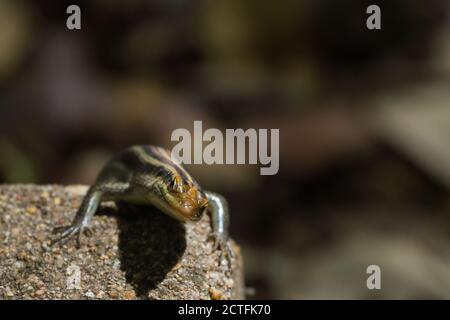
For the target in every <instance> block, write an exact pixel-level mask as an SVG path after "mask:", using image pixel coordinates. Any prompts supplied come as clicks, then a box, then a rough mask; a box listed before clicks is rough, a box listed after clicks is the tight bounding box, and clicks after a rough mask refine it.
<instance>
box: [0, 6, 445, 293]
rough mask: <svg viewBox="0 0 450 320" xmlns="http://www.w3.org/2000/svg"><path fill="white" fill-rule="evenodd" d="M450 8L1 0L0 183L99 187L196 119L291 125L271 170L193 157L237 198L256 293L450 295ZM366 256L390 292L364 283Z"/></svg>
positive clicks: (238, 227) (236, 221)
mask: <svg viewBox="0 0 450 320" xmlns="http://www.w3.org/2000/svg"><path fill="white" fill-rule="evenodd" d="M69 4H78V5H80V7H81V10H82V30H80V31H69V30H67V29H66V18H67V16H68V15H67V14H66V13H65V12H66V8H67V6H68V5H69ZM370 4H378V5H379V6H380V7H381V10H382V29H381V30H377V31H369V30H368V29H367V28H366V27H365V23H366V18H367V17H368V15H367V14H366V8H367V6H368V5H370ZM449 14H450V9H449V4H448V2H447V1H445V0H429V1H420V0H417V1H412V0H396V1H352V0H341V1H333V0H303V1H299V0H285V1H282V2H280V1H261V0H214V1H206V0H199V1H188V0H154V1H138V0H131V1H119V0H90V1H78V2H75V1H71V2H65V1H50V0H40V1H31V0H29V1H26V0H20V1H18V0H14V1H12V0H2V1H0V182H3V183H58V184H79V183H83V184H89V183H92V182H93V180H94V179H95V176H96V174H97V172H98V171H99V169H100V168H101V167H102V165H103V164H104V163H105V162H106V161H107V160H108V159H109V158H110V157H111V156H112V155H114V154H115V153H116V152H117V151H119V150H121V149H123V148H125V147H127V146H129V145H132V144H138V143H139V144H156V145H161V146H165V147H167V148H170V147H171V146H173V143H171V142H170V134H171V132H172V131H173V130H174V129H176V128H188V129H192V128H193V121H194V120H202V121H203V125H204V128H208V127H214V128H220V129H225V128H244V129H245V128H279V129H280V170H279V173H278V174H277V175H275V176H260V175H259V166H256V165H255V166H253V165H252V166H250V165H235V166H234V165H233V166H230V165H216V166H200V165H196V166H190V170H191V171H192V173H193V174H194V176H196V177H197V178H198V180H199V181H200V182H201V184H202V185H203V186H204V187H205V188H208V189H211V190H215V191H217V192H220V193H222V194H224V195H225V196H226V197H227V198H228V200H229V202H230V206H231V213H232V220H231V235H232V237H233V238H234V239H235V240H236V241H237V242H238V243H239V244H240V245H241V247H242V251H243V254H244V259H245V260H244V261H245V274H246V282H247V286H248V294H249V298H263V299H266V298H267V299H273V298H277V299H281V298H287V299H310V298H345V299H347V298H450V197H449V187H450V108H449V103H450V90H449V89H450V82H449V79H450V32H449V31H450V18H449ZM371 264H376V265H379V266H380V267H381V270H382V290H379V291H370V290H368V289H367V288H366V278H367V276H368V275H367V274H366V268H367V266H368V265H371Z"/></svg>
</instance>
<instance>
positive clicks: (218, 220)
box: [205, 191, 233, 259]
mask: <svg viewBox="0 0 450 320" xmlns="http://www.w3.org/2000/svg"><path fill="white" fill-rule="evenodd" d="M205 194H206V196H207V197H208V201H209V208H208V209H209V210H208V212H209V214H210V217H211V224H212V229H213V237H214V247H215V249H216V250H217V249H219V250H221V251H222V255H226V256H227V258H228V259H229V258H232V257H233V250H231V248H230V245H229V242H228V226H229V222H230V215H229V210H228V203H227V200H226V199H225V198H224V197H223V196H221V195H220V194H218V193H215V192H211V191H205Z"/></svg>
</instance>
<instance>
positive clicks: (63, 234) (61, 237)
mask: <svg viewBox="0 0 450 320" xmlns="http://www.w3.org/2000/svg"><path fill="white" fill-rule="evenodd" d="M83 233H87V234H88V235H89V234H92V231H91V230H90V228H88V227H86V226H83V225H82V224H76V225H69V226H60V227H56V228H54V229H53V234H57V236H56V237H55V238H54V239H53V240H52V241H51V242H50V246H54V245H55V244H56V243H60V244H64V243H66V242H67V241H68V240H69V239H70V238H72V237H73V236H74V235H77V247H78V248H79V247H80V246H81V236H82V234H83Z"/></svg>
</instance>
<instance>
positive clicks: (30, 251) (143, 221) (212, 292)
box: [0, 185, 244, 299]
mask: <svg viewBox="0 0 450 320" xmlns="http://www.w3.org/2000/svg"><path fill="white" fill-rule="evenodd" d="M85 191H86V187H84V186H68V187H63V186H53V185H52V186H35V185H0V299H147V298H150V299H230V298H232V299H234V298H244V285H243V276H242V261H241V255H240V251H239V247H237V246H236V245H235V244H234V243H232V248H233V250H234V253H235V258H234V259H232V261H231V265H229V264H228V263H227V261H226V260H225V259H222V260H221V259H220V255H219V252H218V251H214V250H213V244H212V241H210V240H209V234H210V232H211V228H210V224H209V218H208V217H207V216H205V217H204V218H203V219H202V220H201V221H200V222H198V223H187V224H182V223H180V222H178V221H175V220H173V219H171V218H169V217H167V216H166V215H164V214H162V213H160V212H158V211H156V209H154V208H152V207H131V206H128V207H121V206H119V207H117V206H115V205H114V204H112V203H111V204H106V205H105V206H103V207H102V208H101V209H100V210H99V212H98V213H97V215H95V217H94V219H93V228H92V235H90V236H84V237H83V238H82V243H81V247H80V248H77V246H76V241H75V239H72V240H70V241H68V242H67V243H66V244H64V245H58V244H57V245H55V246H53V247H50V246H49V243H50V239H51V236H52V230H53V227H54V226H58V225H64V224H69V223H70V222H71V221H72V218H73V217H74V215H75V212H76V209H77V208H78V206H79V204H80V201H81V199H82V196H83V194H84V192H85Z"/></svg>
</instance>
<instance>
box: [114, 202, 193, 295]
mask: <svg viewBox="0 0 450 320" xmlns="http://www.w3.org/2000/svg"><path fill="white" fill-rule="evenodd" d="M118 208H119V210H118V212H117V221H118V226H119V254H120V262H121V269H122V270H123V271H124V272H125V277H126V280H127V282H128V283H130V284H131V285H132V286H133V287H134V288H135V290H136V295H137V296H138V297H139V298H142V299H147V298H148V292H149V290H151V289H154V288H156V287H157V285H158V284H159V283H160V282H161V281H162V280H164V278H165V277H166V274H167V273H168V272H169V271H170V270H171V269H172V268H173V267H174V266H175V265H176V264H177V262H178V261H179V260H180V259H181V256H182V255H183V253H184V250H185V249H186V236H185V235H186V229H185V227H184V225H183V224H182V223H181V222H179V221H176V220H174V219H173V218H171V217H168V216H166V215H165V214H163V213H161V212H159V211H158V210H156V209H155V208H153V207H145V206H129V205H124V204H122V205H118Z"/></svg>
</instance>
